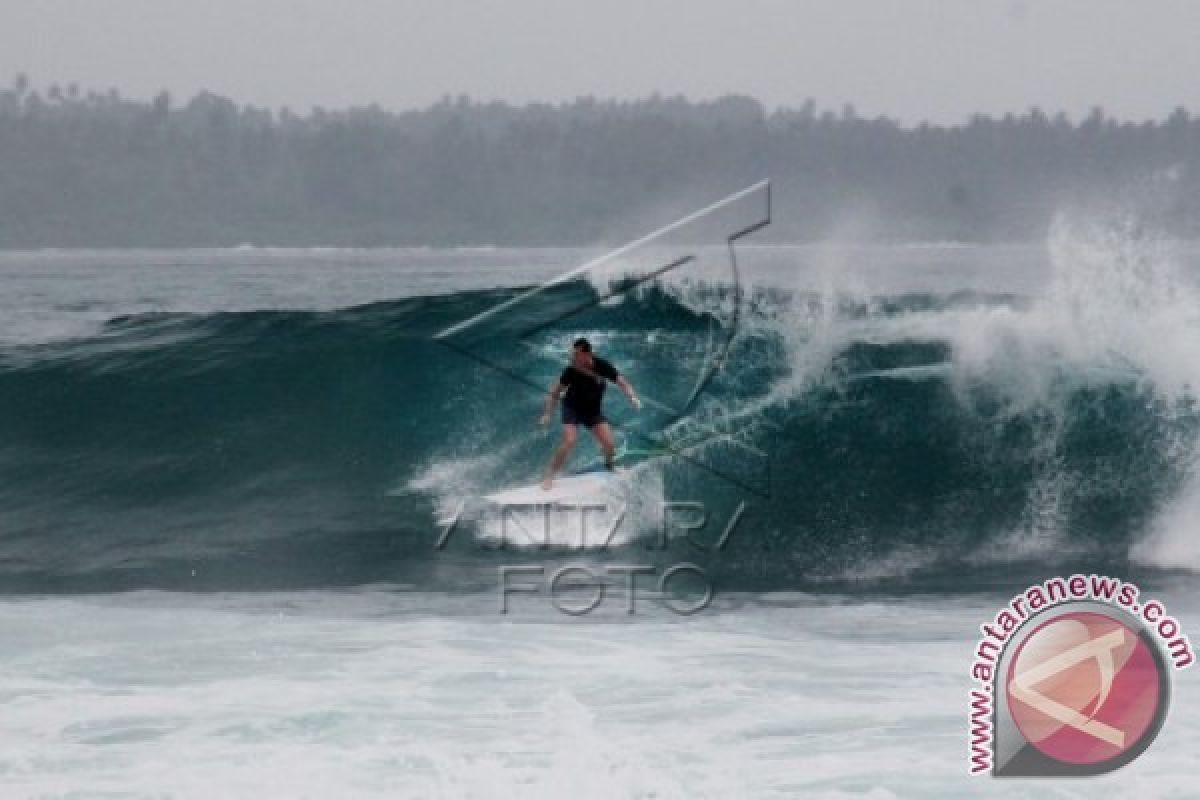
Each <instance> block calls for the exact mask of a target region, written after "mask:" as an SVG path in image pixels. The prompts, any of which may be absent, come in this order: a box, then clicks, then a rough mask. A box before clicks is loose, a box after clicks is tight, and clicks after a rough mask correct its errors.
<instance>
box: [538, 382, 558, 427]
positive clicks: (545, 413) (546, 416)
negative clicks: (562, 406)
mask: <svg viewBox="0 0 1200 800" xmlns="http://www.w3.org/2000/svg"><path fill="white" fill-rule="evenodd" d="M562 390H563V387H562V384H561V383H559V382H558V381H555V382H554V383H552V384H551V385H550V391H548V392H546V400H545V402H543V403H542V418H541V419H540V420H538V424H540V425H547V424H549V422H550V415H551V414H552V413H554V406H556V405H558V398H559V396H561V395H562Z"/></svg>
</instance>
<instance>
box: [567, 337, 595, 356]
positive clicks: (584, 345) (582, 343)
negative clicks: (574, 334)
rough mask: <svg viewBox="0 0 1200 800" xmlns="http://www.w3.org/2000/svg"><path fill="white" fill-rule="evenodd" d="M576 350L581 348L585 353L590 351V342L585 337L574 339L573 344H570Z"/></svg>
mask: <svg viewBox="0 0 1200 800" xmlns="http://www.w3.org/2000/svg"><path fill="white" fill-rule="evenodd" d="M571 346H572V347H574V348H575V349H576V350H582V351H583V352H585V353H590V352H592V343H591V342H589V341H588V340H587V339H576V340H575V344H573V345H571Z"/></svg>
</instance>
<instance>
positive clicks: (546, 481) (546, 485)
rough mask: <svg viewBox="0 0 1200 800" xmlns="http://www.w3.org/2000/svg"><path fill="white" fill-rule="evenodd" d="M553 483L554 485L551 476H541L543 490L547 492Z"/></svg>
mask: <svg viewBox="0 0 1200 800" xmlns="http://www.w3.org/2000/svg"><path fill="white" fill-rule="evenodd" d="M553 485H554V479H553V478H551V477H545V478H542V488H543V489H544V490H546V491H547V492H548V491H550V487H552V486H553Z"/></svg>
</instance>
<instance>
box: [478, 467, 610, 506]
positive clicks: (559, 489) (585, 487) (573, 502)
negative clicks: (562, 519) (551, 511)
mask: <svg viewBox="0 0 1200 800" xmlns="http://www.w3.org/2000/svg"><path fill="white" fill-rule="evenodd" d="M624 489H625V484H624V482H623V481H622V479H621V473H620V472H619V471H618V472H609V471H607V470H597V471H595V472H584V473H581V474H578V475H563V476H561V477H559V478H555V479H554V485H553V486H551V487H550V488H549V489H543V488H542V487H541V484H533V485H531V486H518V487H515V488H512V489H504V490H501V491H499V492H493V493H492V494H486V495H484V496H483V499H484V500H486V501H487V502H489V503H494V504H496V505H498V506H527V507H528V506H550V505H553V506H561V507H578V506H595V505H601V506H606V505H608V504H610V503H612V502H613V501H614V499H619V498H620V497H621V495H622V494H623V493H624Z"/></svg>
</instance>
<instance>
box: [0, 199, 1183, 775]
mask: <svg viewBox="0 0 1200 800" xmlns="http://www.w3.org/2000/svg"><path fill="white" fill-rule="evenodd" d="M594 255H596V252H595V251H591V250H583V249H537V250H521V249H493V248H474V249H460V250H436V249H429V250H424V249H406V250H339V249H324V250H322V249H318V250H303V251H298V250H279V249H270V248H254V247H243V248H238V249H234V250H201V251H185V250H177V251H129V252H125V251H96V252H89V251H63V252H56V251H42V252H29V253H26V252H5V253H0V283H2V285H3V286H4V291H3V292H2V293H0V714H2V717H0V719H2V721H0V796H4V797H9V796H11V797H91V796H104V797H208V796H212V795H214V794H215V795H218V796H224V797H262V796H287V797H331V796H336V797H420V798H425V797H562V796H563V795H566V794H568V793H570V794H571V795H573V796H577V797H596V798H613V797H642V798H651V797H653V798H674V797H680V798H684V797H686V798H694V797H721V798H725V797H756V798H757V797H794V796H804V797H831V798H835V797H836V798H850V797H863V798H891V797H947V798H951V797H953V798H957V797H962V796H965V795H972V796H973V795H982V796H991V795H997V796H998V795H1001V794H1003V795H1004V796H1018V797H1044V796H1047V791H1048V787H1047V785H1046V784H1042V783H1037V782H1015V783H1014V782H995V781H978V780H974V781H969V779H968V778H967V775H966V766H965V763H966V761H965V753H966V751H967V723H966V716H967V710H966V707H965V703H964V697H965V693H966V689H967V687H968V672H967V669H968V666H969V663H970V660H971V657H972V652H973V648H974V644H975V641H976V639H977V638H978V634H979V625H980V624H982V623H984V622H986V621H988V620H990V619H991V618H992V617H993V615H994V613H995V610H996V608H997V607H998V606H999V605H1000V604H1002V603H1003V602H1004V601H1005V600H1006V598H1008V597H1010V596H1011V595H1012V594H1013V593H1014V592H1017V591H1020V590H1021V589H1022V588H1023V587H1024V586H1026V585H1028V584H1030V583H1033V582H1037V581H1041V580H1044V579H1045V578H1048V577H1051V576H1053V575H1060V574H1071V573H1074V572H1083V573H1088V572H1101V573H1104V574H1109V575H1120V576H1121V577H1123V578H1125V579H1128V580H1135V581H1137V582H1138V584H1139V585H1140V586H1142V587H1143V588H1144V589H1145V590H1146V591H1148V592H1153V593H1154V594H1155V595H1156V596H1157V597H1160V598H1162V599H1163V600H1164V602H1166V603H1168V604H1169V605H1170V607H1171V609H1172V613H1173V614H1175V616H1176V617H1177V618H1178V619H1179V621H1180V622H1181V623H1182V624H1183V626H1184V628H1185V629H1190V630H1191V631H1197V630H1200V592H1197V591H1196V588H1195V574H1196V571H1197V570H1200V545H1198V544H1197V539H1196V535H1195V524H1196V522H1197V519H1198V518H1200V484H1198V483H1197V477H1196V466H1197V465H1196V455H1197V449H1196V446H1197V436H1198V435H1200V429H1198V427H1197V423H1198V422H1200V409H1197V407H1196V396H1197V387H1198V386H1200V294H1198V292H1200V289H1198V288H1197V279H1198V278H1200V248H1197V247H1196V246H1195V245H1194V244H1190V243H1181V242H1173V241H1167V240H1162V239H1158V238H1155V237H1154V236H1153V235H1151V234H1149V233H1147V232H1145V231H1143V230H1140V229H1138V228H1137V227H1136V226H1131V225H1123V224H1119V223H1114V222H1112V221H1105V222H1096V221H1091V220H1081V219H1069V218H1063V219H1060V220H1058V221H1057V222H1056V224H1055V225H1054V227H1053V229H1052V232H1051V234H1050V236H1049V238H1048V240H1047V241H1045V242H1039V243H1035V244H1028V245H964V244H954V243H943V244H925V245H908V246H883V245H872V246H866V245H839V244H820V245H805V246H762V245H759V246H748V245H747V246H744V247H742V248H741V249H740V262H739V263H740V266H741V268H742V269H741V274H740V276H739V277H740V280H741V283H740V285H738V286H736V287H733V286H730V285H728V284H727V283H725V282H724V281H725V277H726V276H724V275H722V274H715V273H705V272H703V271H699V272H688V270H686V269H680V270H677V271H675V272H672V273H671V274H670V275H666V276H663V277H662V279H661V280H657V281H654V282H650V283H647V284H643V285H639V286H638V287H637V288H636V289H635V290H633V291H629V292H624V293H620V294H616V295H613V296H611V297H609V296H607V291H608V289H609V287H608V286H607V285H605V284H603V283H601V282H597V281H596V280H594V279H591V280H589V279H585V278H580V279H576V280H568V281H564V282H562V283H560V284H557V285H555V286H554V287H553V288H552V290H550V291H547V292H546V293H544V296H542V297H540V302H541V303H543V305H544V308H545V309H547V314H548V316H549V317H550V318H552V319H556V320H558V323H557V324H555V325H552V326H547V327H544V328H539V329H538V330H537V331H536V332H535V333H533V334H531V335H523V336H518V335H517V334H516V333H514V332H513V331H511V330H506V329H504V328H503V321H501V322H500V323H498V324H499V325H500V327H499V328H495V329H489V330H488V331H485V334H486V335H481V336H480V337H479V338H480V340H481V342H482V343H481V344H477V343H472V344H471V346H472V348H475V347H477V346H478V347H479V348H483V349H473V350H471V352H470V353H468V354H464V352H463V351H462V350H461V349H455V348H454V347H448V346H447V345H446V343H445V342H444V341H441V340H439V339H438V334H439V332H444V331H446V330H448V329H453V326H455V325H456V323H460V322H462V321H463V320H466V319H470V318H472V317H475V316H477V315H480V314H481V313H483V312H486V311H487V310H488V309H491V308H495V307H497V306H502V305H503V304H505V303H506V302H509V301H511V300H512V299H513V298H515V297H518V296H519V294H520V292H521V291H523V290H524V289H525V288H527V287H530V286H534V285H538V284H541V283H542V282H545V281H547V280H551V279H553V278H555V277H556V276H559V275H562V274H563V273H565V272H566V271H568V270H570V269H571V268H572V267H574V266H576V265H578V264H580V263H584V262H586V261H587V259H589V258H591V257H593V256H594ZM739 293H740V294H739ZM739 297H740V298H741V300H742V301H743V302H742V304H741V312H740V315H739V316H737V318H736V321H737V325H736V330H735V331H733V336H732V339H730V341H729V349H728V352H727V354H725V355H724V357H723V360H722V368H721V369H720V370H719V371H717V372H715V373H714V374H713V375H712V376H711V380H710V381H707V382H705V383H704V391H703V393H702V394H701V395H700V396H699V397H698V398H697V402H696V403H695V404H694V406H691V407H689V409H688V411H689V413H688V414H687V415H686V416H685V417H684V418H682V419H676V418H674V417H670V418H669V419H668V418H667V417H664V418H663V419H662V420H659V423H661V424H657V425H656V426H651V427H650V428H647V427H646V425H647V423H646V419H647V417H646V415H642V416H641V417H639V415H637V414H635V413H634V412H633V411H632V410H631V409H629V408H628V407H627V406H625V405H624V404H623V403H622V400H623V398H621V397H619V396H610V397H609V398H608V400H607V401H606V402H607V406H608V408H609V410H610V412H611V413H610V416H611V417H612V418H613V419H614V422H615V423H616V425H617V426H618V428H619V429H620V430H622V431H624V435H625V436H627V437H628V439H629V441H631V442H633V441H635V440H638V439H644V438H646V437H647V436H650V435H651V434H649V433H647V432H648V431H651V430H652V431H653V434H652V436H653V437H657V438H655V441H656V442H657V443H659V444H662V443H663V442H665V443H666V444H669V445H676V444H678V443H680V442H683V443H686V445H687V446H686V447H685V448H683V450H682V451H681V454H682V456H683V457H678V458H664V459H659V460H657V461H654V462H653V463H650V464H647V465H645V466H643V467H641V468H640V471H639V472H638V473H637V480H636V481H635V487H636V491H635V492H634V496H633V497H632V498H631V499H630V505H629V508H628V509H627V513H626V514H625V516H624V518H623V519H622V520H621V528H620V535H618V536H617V537H615V538H614V539H613V541H612V543H611V544H612V546H611V548H609V549H607V550H605V551H603V552H599V551H597V550H596V549H594V548H588V547H579V546H577V541H576V539H574V538H573V537H574V533H573V529H571V528H570V525H569V524H566V523H564V524H563V525H562V526H560V527H559V528H556V530H558V531H559V534H560V536H559V538H557V539H555V540H554V541H553V542H552V546H551V547H550V548H548V549H543V548H536V547H521V546H515V547H506V548H499V547H498V546H497V538H496V530H495V523H496V520H495V519H494V518H492V517H489V515H488V513H487V510H486V509H482V508H480V507H479V506H478V504H477V503H476V502H475V500H476V499H477V498H478V496H479V495H480V494H482V493H485V492H487V491H491V490H494V489H496V488H499V487H502V486H508V485H514V484H518V483H525V482H528V481H530V480H532V479H533V478H534V477H536V475H537V474H538V471H539V469H540V467H541V465H542V464H544V462H545V459H546V458H547V457H548V455H549V451H550V448H551V447H552V445H553V441H554V440H553V438H552V435H551V434H550V433H547V432H545V431H542V430H541V429H539V428H538V427H537V425H536V419H537V416H538V413H539V411H540V392H541V391H544V387H545V386H547V385H548V384H549V382H550V381H551V380H553V378H554V376H555V374H556V372H555V370H556V369H559V368H561V363H562V360H563V359H564V358H565V355H564V353H565V350H566V347H567V346H568V344H569V342H570V341H571V340H572V339H573V338H574V337H575V336H576V335H587V336H588V337H589V338H591V340H592V341H593V343H594V344H595V346H596V349H597V351H598V352H599V353H600V354H602V355H603V356H604V357H606V358H608V359H610V360H611V361H613V362H614V363H615V364H617V366H618V367H619V368H620V369H622V371H623V372H625V373H626V374H627V375H628V376H629V377H630V379H631V380H632V381H633V383H634V384H635V385H636V386H637V387H638V389H639V391H640V392H641V393H643V394H645V395H646V396H648V397H652V398H659V399H660V400H662V401H663V405H664V406H665V405H670V401H671V400H672V399H673V398H679V397H683V396H686V395H687V394H688V391H689V389H690V388H691V387H692V382H691V376H694V375H695V374H696V369H697V365H699V364H702V363H704V359H705V358H706V357H711V354H712V352H713V351H714V348H716V347H717V346H718V344H719V342H718V338H717V336H716V334H714V331H715V330H716V329H717V328H719V327H720V323H722V322H723V321H725V320H727V319H728V318H729V317H728V312H729V308H730V304H731V303H732V302H734V300H735V299H736V298H739ZM597 301H601V302H597ZM514 341H516V342H517V343H518V344H517V345H514V344H513V342H514ZM697 342H702V343H705V344H704V346H698V345H697ZM715 343H716V344H715ZM489 344H492V345H494V347H493V350H487V349H486V348H487V346H488V345H489ZM611 394H615V393H611ZM594 458H595V451H594V447H593V446H592V444H591V443H590V442H581V444H580V445H579V447H578V448H577V452H576V454H575V463H576V464H583V463H585V462H587V461H588V460H589V459H594ZM667 501H682V502H701V501H702V502H703V504H704V509H705V512H706V513H707V515H708V518H709V521H710V525H709V527H708V528H706V529H705V532H704V533H703V534H702V536H701V538H702V539H704V541H705V542H707V543H709V544H711V543H712V541H713V538H712V537H714V536H716V535H717V534H718V533H719V529H720V526H721V525H723V524H724V523H725V521H727V520H730V519H731V518H733V517H734V515H735V514H739V513H740V514H741V515H742V516H741V518H740V521H739V522H738V525H737V529H736V531H735V532H734V533H733V535H731V536H730V537H729V540H728V542H727V544H726V545H725V546H724V547H722V548H716V547H696V546H695V545H694V544H693V543H691V542H690V541H688V540H687V538H686V537H679V536H673V537H670V539H669V541H667V542H666V543H665V546H661V547H651V546H648V543H651V542H657V541H659V540H658V535H659V532H660V531H661V530H662V528H663V524H664V520H663V518H662V513H663V512H662V503H664V502H667ZM739 507H741V508H743V511H741V512H739V511H738V509H739ZM451 522H453V523H454V525H455V528H454V535H453V536H452V537H450V538H449V541H448V543H443V542H441V540H442V538H443V536H444V534H445V533H446V530H447V527H446V526H447V525H448V524H450V523H451ZM705 537H707V538H705ZM442 544H444V545H445V546H442ZM684 561H686V562H688V563H693V564H696V565H697V566H698V567H700V568H702V569H703V570H704V572H705V574H706V575H707V576H709V578H710V580H711V582H712V585H713V587H714V589H715V592H714V598H713V602H712V605H711V607H709V608H708V609H706V610H704V611H703V612H701V613H698V614H694V615H690V616H680V615H678V614H675V613H672V612H671V611H670V610H669V608H668V607H667V606H666V605H665V604H664V603H663V602H661V601H662V600H663V598H661V597H656V596H655V586H654V585H653V581H651V580H647V581H645V582H643V583H642V584H639V586H638V589H639V591H640V592H641V595H640V596H639V604H638V607H637V613H635V614H628V613H626V611H625V608H624V606H623V605H622V604H621V603H620V602H617V600H616V599H615V598H614V599H612V600H610V601H609V602H606V603H604V604H602V605H601V606H600V607H599V608H598V609H597V611H596V613H594V614H589V615H585V616H579V617H574V616H569V615H565V614H562V613H559V612H558V611H556V610H555V608H554V607H553V605H552V604H551V603H550V602H548V601H547V598H546V597H545V596H542V595H523V596H520V597H513V598H510V604H511V608H510V610H509V613H507V614H500V613H499V610H498V608H499V601H500V596H499V592H498V586H497V570H498V568H499V567H500V566H503V565H506V564H538V565H545V566H546V567H547V568H554V567H556V566H561V565H564V564H578V563H582V564H590V565H592V566H594V567H596V568H602V567H603V566H604V565H607V564H612V563H623V564H628V563H636V564H644V565H646V566H647V567H649V568H652V569H654V570H658V572H659V573H660V574H661V572H662V571H663V570H665V569H668V568H670V566H672V565H674V564H677V563H680V562H684ZM1177 677H1178V680H1176V681H1175V684H1174V687H1173V699H1172V705H1171V709H1170V712H1169V713H1168V717H1167V721H1166V725H1165V727H1164V728H1163V730H1162V733H1161V734H1160V736H1159V739H1158V740H1157V741H1156V742H1155V744H1154V745H1153V746H1152V747H1151V748H1150V749H1149V750H1148V751H1147V752H1146V753H1145V754H1144V755H1142V756H1141V757H1140V758H1139V759H1137V760H1136V761H1135V762H1134V763H1132V764H1130V765H1129V766H1127V767H1125V768H1123V769H1121V770H1119V771H1117V772H1115V773H1112V774H1111V775H1107V776H1104V777H1101V778H1098V779H1095V780H1089V781H1086V782H1081V783H1070V782H1067V783H1056V784H1054V786H1053V790H1054V792H1053V793H1054V796H1058V797H1084V796H1087V797H1090V798H1092V797H1117V796H1122V795H1128V794H1131V793H1133V792H1135V791H1136V793H1137V796H1139V797H1181V796H1189V795H1191V794H1194V789H1193V787H1192V780H1193V773H1194V769H1193V759H1192V753H1193V752H1194V751H1195V749H1196V746H1197V745H1198V744H1200V723H1198V722H1197V721H1196V715H1195V713H1194V712H1195V711H1196V710H1197V708H1198V703H1200V689H1197V688H1196V686H1195V684H1196V681H1195V680H1192V679H1193V678H1194V677H1195V676H1194V675H1191V674H1182V675H1180V676H1177Z"/></svg>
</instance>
